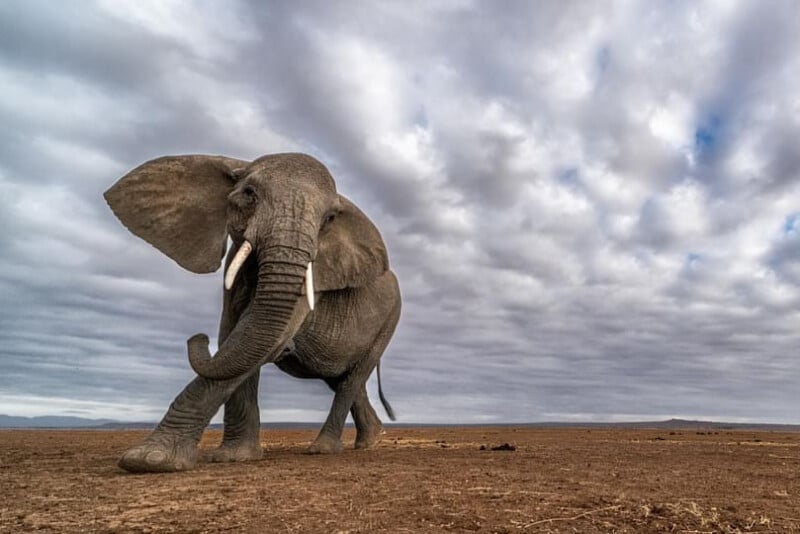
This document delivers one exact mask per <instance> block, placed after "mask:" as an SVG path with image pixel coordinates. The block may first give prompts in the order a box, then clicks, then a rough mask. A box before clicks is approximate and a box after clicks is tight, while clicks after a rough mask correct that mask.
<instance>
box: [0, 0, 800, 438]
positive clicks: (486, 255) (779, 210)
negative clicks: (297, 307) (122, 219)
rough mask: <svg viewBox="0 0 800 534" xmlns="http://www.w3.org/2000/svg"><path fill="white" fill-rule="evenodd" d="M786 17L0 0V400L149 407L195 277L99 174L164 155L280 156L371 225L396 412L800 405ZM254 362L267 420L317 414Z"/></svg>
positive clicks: (535, 414) (795, 62)
mask: <svg viewBox="0 0 800 534" xmlns="http://www.w3.org/2000/svg"><path fill="white" fill-rule="evenodd" d="M799 15H800V10H799V9H798V7H797V5H795V4H794V3H792V2H772V3H769V4H764V3H757V2H733V3H721V4H716V3H704V4H696V3H690V2H677V3H675V2H641V3H626V4H621V3H601V2H596V3H577V2H576V3H563V2H562V3H552V4H542V3H538V4H534V3H524V2H523V3H504V4H502V5H495V4H488V3H487V4H480V3H472V2H468V1H463V2H461V1H452V2H437V3H429V2H421V3H417V4H408V3H402V4H378V3H376V4H358V5H357V4H345V5H337V4H333V3H328V2H318V3H314V2H308V3H305V2H304V3H302V4H285V3H275V4H264V3H262V2H252V3H248V2H231V3H226V4H225V7H224V9H223V8H222V6H221V5H220V4H218V3H214V2H177V1H176V2H168V3H165V2H136V3H126V4H121V3H118V2H107V1H98V2H93V3H92V2H86V3H80V4H60V3H59V4H56V3H52V2H35V1H25V2H21V1H20V2H13V1H11V2H3V3H2V4H0V124H3V125H4V127H3V128H1V129H0V224H2V228H4V230H5V231H4V232H2V234H0V299H1V300H2V302H3V306H2V308H0V361H2V363H3V372H2V373H0V413H4V412H5V413H9V414H13V415H42V414H65V415H83V416H89V417H115V418H120V419H127V420H141V419H149V420H153V419H157V418H158V417H159V416H160V415H161V414H162V413H163V411H164V410H165V409H166V407H167V406H168V404H169V402H170V400H171V399H172V398H173V397H174V395H175V394H177V393H178V391H179V390H180V389H181V388H182V387H183V385H184V384H185V383H186V382H188V381H189V380H190V379H191V376H192V373H191V370H190V369H189V366H188V364H187V361H186V356H185V340H186V338H188V337H189V336H190V335H192V334H194V333H196V332H215V331H216V328H217V320H218V314H219V310H220V307H221V304H220V301H221V286H222V281H221V274H220V273H216V274H214V275H207V276H198V275H193V274H191V273H188V272H185V271H182V270H181V269H180V268H179V267H178V266H177V265H175V264H174V263H172V262H171V260H169V259H167V258H165V257H163V256H161V255H160V253H159V252H158V251H156V250H155V249H153V248H152V247H150V246H149V245H147V244H146V243H144V242H142V241H140V240H138V239H137V238H135V237H134V236H132V235H130V234H128V233H127V231H126V230H125V229H124V228H123V227H122V226H121V225H120V224H119V223H118V222H117V221H116V219H114V217H113V215H112V214H111V213H110V211H109V210H108V208H107V207H106V205H105V203H104V202H103V199H102V192H103V191H104V190H105V189H106V188H107V187H108V186H110V185H111V184H112V183H113V182H114V181H115V180H116V179H117V178H119V177H120V176H121V175H123V174H124V173H125V172H127V170H129V169H130V168H132V167H134V166H136V165H138V164H140V163H142V162H143V161H145V160H147V159H151V158H154V157H157V156H160V155H164V154H180V153H210V154H226V155H229V156H233V157H238V158H244V159H252V158H255V157H257V156H259V155H261V154H264V153H274V152H282V151H303V152H308V153H311V154H313V155H315V156H317V157H318V158H320V159H322V160H323V161H324V162H326V164H328V166H329V167H330V169H331V171H332V173H333V175H334V176H335V177H336V179H337V182H338V186H339V189H340V191H342V192H343V193H344V194H345V195H347V196H349V197H350V198H352V199H354V200H355V201H356V202H357V203H358V204H359V205H360V206H361V207H362V208H363V209H364V210H365V211H366V212H367V213H368V214H369V215H370V216H371V217H372V218H373V220H375V221H376V223H377V224H378V226H379V228H380V229H381V231H382V233H383V235H384V238H385V240H386V242H387V244H388V246H389V250H390V260H391V262H392V265H393V267H394V269H395V271H396V272H397V274H398V276H399V278H400V280H401V286H402V290H403V295H404V315H403V317H402V319H401V323H400V326H399V329H398V331H397V334H396V336H395V338H394V340H393V342H392V344H391V345H390V347H389V350H388V351H387V354H386V355H385V357H384V363H383V377H384V386H385V388H386V390H387V393H388V394H389V395H390V398H391V400H392V403H393V404H394V405H395V408H396V409H397V411H398V413H399V415H400V418H401V420H402V421H404V422H461V423H471V422H475V423H477V422H522V421H537V420H553V419H562V420H631V419H649V418H667V417H676V416H677V417H697V418H701V417H702V418H714V419H725V420H732V421H739V420H741V421H775V422H795V423H796V422H799V421H798V419H797V415H796V414H797V409H798V403H800V398H799V397H798V394H797V391H798V388H797V383H798V381H799V380H800V358H798V357H797V355H796V354H797V353H798V348H799V347H800V252H799V251H800V157H798V152H797V146H796V145H797V143H796V141H797V139H798V138H800V100H798V97H797V95H798V94H800V56H799V55H798V54H797V53H796V52H797V50H798V49H800V16H799ZM264 373H265V375H267V376H266V378H265V380H263V381H262V392H261V407H262V411H263V416H264V419H266V420H308V421H315V420H321V419H323V418H324V415H325V413H327V410H328V406H329V403H330V401H331V394H330V393H329V392H328V391H327V389H326V387H324V385H323V384H321V383H316V382H303V381H297V380H294V379H291V378H288V377H286V376H284V375H281V374H280V373H279V372H277V371H276V370H275V369H271V368H270V369H265V371H264ZM371 386H374V384H372V385H371Z"/></svg>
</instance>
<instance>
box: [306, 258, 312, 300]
mask: <svg viewBox="0 0 800 534" xmlns="http://www.w3.org/2000/svg"><path fill="white" fill-rule="evenodd" d="M312 265H313V263H312V262H308V267H306V299H308V307H309V309H311V310H313V309H314V270H313V269H312Z"/></svg>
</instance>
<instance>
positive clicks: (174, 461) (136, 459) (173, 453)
mask: <svg viewBox="0 0 800 534" xmlns="http://www.w3.org/2000/svg"><path fill="white" fill-rule="evenodd" d="M196 463H197V442H196V441H195V440H193V439H187V438H184V437H181V436H176V435H164V434H153V435H151V436H150V437H148V438H147V439H146V440H145V441H144V443H141V444H139V445H136V446H135V447H131V448H130V449H128V450H127V451H125V453H124V454H123V455H122V458H120V459H119V462H117V465H119V466H120V467H121V468H122V469H124V470H126V471H130V472H131V473H168V472H172V471H188V470H189V469H192V468H193V467H194V466H195V464H196Z"/></svg>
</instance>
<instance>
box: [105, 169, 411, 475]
mask: <svg viewBox="0 0 800 534" xmlns="http://www.w3.org/2000/svg"><path fill="white" fill-rule="evenodd" d="M104 197H105V199H106V201H107V203H108V205H109V207H110V208H111V210H112V211H113V213H114V214H115V215H116V216H117V218H118V219H119V220H120V221H121V222H122V224H123V225H124V226H126V227H127V228H128V230H130V231H131V232H132V233H133V234H134V235H136V236H138V237H140V238H142V239H144V240H145V241H147V242H148V243H150V244H151V245H153V246H154V247H155V248H157V249H158V250H160V251H161V252H163V253H164V254H166V255H167V256H168V257H170V258H171V259H173V260H174V261H175V262H176V263H178V265H180V266H181V267H183V268H185V269H187V270H189V271H192V272H195V273H210V272H214V271H216V270H217V269H218V268H219V266H220V263H221V261H222V258H223V257H225V277H224V288H223V299H222V315H221V318H220V324H219V336H218V339H219V348H218V350H217V352H216V354H214V355H213V357H212V356H211V354H210V352H209V348H208V345H209V339H208V337H207V336H206V335H204V334H196V335H194V336H192V337H191V338H189V340H188V341H187V349H188V358H189V363H190V365H191V367H192V369H193V370H194V372H195V373H196V374H197V376H196V377H195V378H194V380H192V381H191V382H190V383H189V384H188V385H187V386H186V387H185V388H184V389H183V391H182V392H181V393H180V394H178V396H177V397H176V398H175V400H174V401H173V402H172V404H171V405H170V407H169V409H168V410H167V412H166V414H165V415H164V417H163V419H162V420H161V421H160V423H159V424H158V425H157V426H156V428H155V429H154V430H153V432H152V433H151V434H150V435H149V436H148V437H147V438H146V439H145V440H144V441H143V442H142V443H140V444H138V445H136V446H134V447H132V448H130V449H128V450H127V451H125V452H124V454H123V455H122V457H121V458H120V460H119V462H118V465H119V466H120V467H122V468H123V469H125V470H127V471H130V472H166V471H182V470H188V469H192V468H193V467H194V466H195V465H196V463H197V461H198V456H199V453H198V442H199V440H200V437H201V436H202V433H203V431H204V429H205V427H206V426H207V425H208V423H209V421H210V420H211V418H212V417H213V416H214V415H215V413H216V412H217V411H218V410H219V408H220V406H222V405H223V404H224V406H225V409H224V426H223V438H222V443H221V445H220V446H219V447H218V448H217V449H215V450H213V451H211V452H210V453H209V454H208V459H209V460H210V461H218V462H226V461H251V460H257V459H260V458H261V457H262V454H263V451H262V448H261V443H260V432H259V431H260V424H261V423H260V413H259V407H258V385H259V376H260V368H261V366H262V365H264V364H266V363H274V364H275V365H276V366H278V368H280V369H281V370H282V371H284V372H286V373H289V374H290V375H292V376H295V377H299V378H319V379H322V380H324V381H325V382H326V383H327V384H328V386H329V387H330V388H331V389H332V390H333V391H334V398H333V404H332V406H331V409H330V412H329V414H328V417H327V419H326V421H325V423H324V424H323V425H322V428H321V429H320V431H319V433H318V435H317V437H316V439H315V440H314V441H313V442H312V443H311V445H310V447H309V449H308V452H310V453H336V452H340V451H341V450H342V448H343V446H342V441H341V435H342V430H343V428H344V425H345V421H346V419H347V415H348V413H350V414H352V417H353V421H354V423H355V427H356V438H355V448H359V449H363V448H369V447H371V446H373V445H375V444H376V443H377V442H378V441H379V439H380V434H381V433H382V432H383V425H382V423H381V420H380V419H379V418H378V416H377V414H376V413H375V410H374V408H373V407H372V405H371V404H370V400H369V397H368V396H367V389H366V383H367V379H368V378H369V376H370V375H371V374H372V371H373V370H375V368H376V367H377V375H378V393H379V397H380V400H381V402H382V403H383V406H384V408H385V410H386V413H387V415H388V416H389V418H390V419H392V420H394V419H395V417H394V413H393V411H392V408H391V406H390V405H389V403H388V402H387V401H386V399H385V397H384V394H383V389H382V387H381V382H380V358H381V356H382V354H383V352H384V351H385V349H386V347H387V345H388V344H389V341H390V339H391V337H392V335H393V334H394V331H395V327H396V326H397V322H398V320H399V317H400V309H401V299H400V289H399V285H398V281H397V278H396V276H395V274H394V273H393V272H392V271H391V269H390V268H389V258H388V253H387V250H386V246H385V244H384V242H383V239H382V237H381V234H380V232H379V231H378V229H377V228H376V227H375V225H374V224H373V223H372V222H371V221H370V219H369V218H368V217H367V216H366V215H365V214H364V213H363V212H362V211H361V210H360V209H359V208H358V207H357V206H356V205H355V204H354V203H352V202H351V201H350V200H348V199H347V198H345V197H344V196H342V195H340V194H338V192H337V190H336V184H335V182H334V180H333V177H332V176H331V174H330V172H329V171H328V169H327V168H326V167H325V165H324V164H322V163H321V162H320V161H318V160H317V159H315V158H313V157H312V156H309V155H305V154H300V153H284V154H271V155H266V156H262V157H259V158H258V159H255V160H253V161H252V162H250V161H244V160H239V159H235V158H229V157H225V156H209V155H184V156H164V157H160V158H157V159H153V160H150V161H148V162H146V163H144V164H142V165H140V166H139V167H136V168H135V169H133V170H132V171H130V172H129V173H127V174H126V175H125V176H123V177H122V178H120V179H119V180H118V181H117V182H116V183H115V184H114V185H113V186H112V187H111V188H109V189H108V190H107V191H106V192H105V193H104ZM229 239H230V242H231V243H232V245H231V247H230V250H229V251H228V253H227V256H226V253H225V251H226V248H228V247H227V244H228V242H229Z"/></svg>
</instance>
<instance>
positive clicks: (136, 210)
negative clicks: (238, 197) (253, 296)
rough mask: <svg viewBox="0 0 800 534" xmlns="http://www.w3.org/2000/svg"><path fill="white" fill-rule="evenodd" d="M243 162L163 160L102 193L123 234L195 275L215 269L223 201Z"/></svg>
mask: <svg viewBox="0 0 800 534" xmlns="http://www.w3.org/2000/svg"><path fill="white" fill-rule="evenodd" d="M247 165H248V162H246V161H242V160H238V159H233V158H226V157H223V156H165V157H162V158H157V159H154V160H151V161H148V162H147V163H144V164H142V165H140V166H138V167H136V168H135V169H133V170H132V171H131V172H129V173H128V174H126V175H125V176H123V177H122V178H120V179H119V181H118V182H117V183H116V184H114V185H113V186H112V187H111V188H110V189H109V190H108V191H106V192H105V194H104V195H103V196H104V197H105V199H106V202H108V205H109V206H110V207H111V210H112V211H113V212H114V214H115V215H116V216H117V218H119V220H120V221H121V222H122V224H124V225H125V226H126V227H127V228H128V230H130V231H131V232H132V233H133V234H135V235H137V236H139V237H141V238H142V239H144V240H145V241H147V242H148V243H150V244H151V245H153V246H154V247H156V248H157V249H158V250H160V251H161V252H163V253H164V254H166V255H167V256H169V257H170V258H172V259H173V260H175V261H176V262H177V263H178V265H180V266H181V267H183V268H185V269H188V270H190V271H192V272H195V273H211V272H214V271H216V270H217V269H218V268H219V266H220V260H221V259H222V257H223V256H224V254H225V247H226V244H227V220H226V211H227V197H228V193H230V192H231V189H232V188H233V186H234V184H235V181H234V180H235V178H234V171H235V170H236V169H239V168H241V167H246V166H247Z"/></svg>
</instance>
